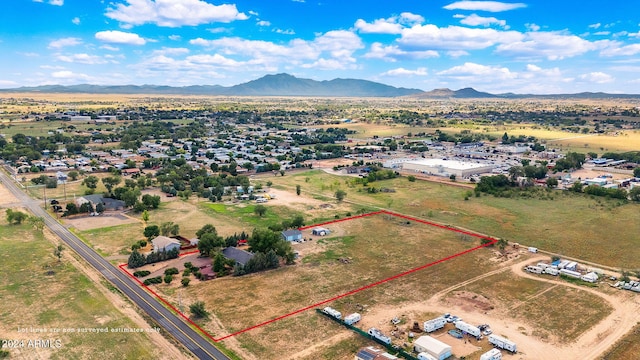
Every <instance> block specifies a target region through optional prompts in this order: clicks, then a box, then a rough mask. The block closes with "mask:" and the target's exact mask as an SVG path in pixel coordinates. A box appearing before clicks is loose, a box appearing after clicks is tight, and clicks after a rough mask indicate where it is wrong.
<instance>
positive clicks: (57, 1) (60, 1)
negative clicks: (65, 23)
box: [49, 0, 64, 6]
mask: <svg viewBox="0 0 640 360" xmlns="http://www.w3.org/2000/svg"><path fill="white" fill-rule="evenodd" d="M49 4H51V5H56V6H62V5H64V0H49Z"/></svg>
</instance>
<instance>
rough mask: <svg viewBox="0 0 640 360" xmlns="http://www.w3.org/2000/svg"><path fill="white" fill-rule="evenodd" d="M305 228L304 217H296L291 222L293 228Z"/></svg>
mask: <svg viewBox="0 0 640 360" xmlns="http://www.w3.org/2000/svg"><path fill="white" fill-rule="evenodd" d="M303 226H304V217H302V215H296V216H295V217H294V218H293V220H292V221H291V227H292V228H296V229H297V228H301V227H303Z"/></svg>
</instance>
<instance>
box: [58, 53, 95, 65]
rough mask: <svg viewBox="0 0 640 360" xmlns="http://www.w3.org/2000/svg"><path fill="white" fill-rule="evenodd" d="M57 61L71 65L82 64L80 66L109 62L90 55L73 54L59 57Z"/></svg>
mask: <svg viewBox="0 0 640 360" xmlns="http://www.w3.org/2000/svg"><path fill="white" fill-rule="evenodd" d="M56 59H58V60H60V61H64V62H69V63H80V64H89V65H95V64H105V63H107V61H106V60H105V59H103V58H102V57H100V56H96V55H89V54H73V55H58V56H56Z"/></svg>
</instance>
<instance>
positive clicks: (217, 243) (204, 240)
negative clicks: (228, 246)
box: [198, 232, 225, 256]
mask: <svg viewBox="0 0 640 360" xmlns="http://www.w3.org/2000/svg"><path fill="white" fill-rule="evenodd" d="M224 245H225V242H224V238H223V237H222V236H219V235H218V234H217V233H211V232H208V233H204V234H202V236H200V237H199V238H198V251H200V254H202V255H204V256H211V255H212V254H213V253H214V252H216V251H218V250H219V249H220V248H221V247H223V246H224Z"/></svg>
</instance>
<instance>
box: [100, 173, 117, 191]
mask: <svg viewBox="0 0 640 360" xmlns="http://www.w3.org/2000/svg"><path fill="white" fill-rule="evenodd" d="M121 181H122V178H121V177H120V176H108V177H105V178H102V183H103V184H104V187H106V188H107V191H108V192H109V194H111V192H112V191H113V188H114V187H115V186H116V185H118V184H120V182H121Z"/></svg>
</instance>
